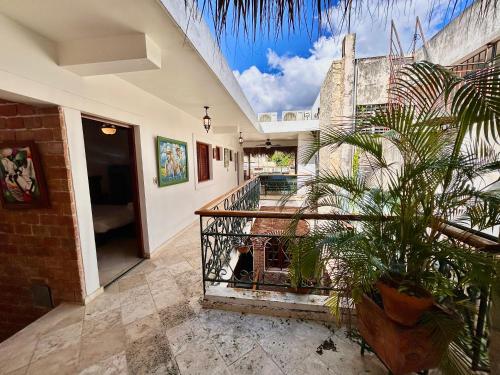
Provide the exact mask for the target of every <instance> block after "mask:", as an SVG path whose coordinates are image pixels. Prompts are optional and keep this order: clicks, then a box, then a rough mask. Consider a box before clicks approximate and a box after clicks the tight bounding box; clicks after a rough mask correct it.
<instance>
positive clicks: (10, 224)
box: [0, 100, 84, 341]
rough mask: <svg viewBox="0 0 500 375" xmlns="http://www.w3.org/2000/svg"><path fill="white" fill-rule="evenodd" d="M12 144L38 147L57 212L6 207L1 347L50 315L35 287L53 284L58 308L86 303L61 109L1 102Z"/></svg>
mask: <svg viewBox="0 0 500 375" xmlns="http://www.w3.org/2000/svg"><path fill="white" fill-rule="evenodd" d="M8 140H17V141H23V140H33V141H35V143H36V144H37V146H38V150H39V153H40V158H41V162H42V168H43V172H44V175H45V179H46V181H47V187H48V192H49V198H50V202H51V207H50V208H44V209H23V210H12V209H9V210H7V209H5V208H3V207H1V204H0V317H1V319H0V341H2V340H4V339H5V338H7V337H9V336H10V335H12V334H14V333H15V332H17V331H18V330H20V329H22V328H23V327H25V326H26V325H27V324H29V323H31V322H32V321H34V320H35V319H37V318H38V317H40V316H41V315H43V314H44V313H46V312H47V311H48V309H47V308H41V307H36V306H34V303H33V296H32V291H31V287H32V285H33V284H47V285H48V286H49V287H50V288H51V291H52V297H53V301H54V303H55V304H56V305H57V304H58V303H60V302H62V301H70V302H81V301H82V298H83V295H84V292H83V272H82V266H81V258H80V249H79V241H78V228H77V221H76V214H75V204H74V197H73V192H72V191H73V190H72V187H71V174H70V170H69V168H70V166H69V158H68V148H67V140H66V128H65V125H64V120H63V117H62V114H61V113H60V112H59V109H58V108H57V107H35V106H30V105H26V104H16V103H9V102H6V101H3V100H0V142H1V141H8Z"/></svg>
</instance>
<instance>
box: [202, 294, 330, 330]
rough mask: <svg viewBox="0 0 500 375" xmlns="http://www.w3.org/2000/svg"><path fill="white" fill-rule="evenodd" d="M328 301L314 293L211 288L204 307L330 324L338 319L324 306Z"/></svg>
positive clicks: (204, 300) (325, 297)
mask: <svg viewBox="0 0 500 375" xmlns="http://www.w3.org/2000/svg"><path fill="white" fill-rule="evenodd" d="M327 299H328V297H327V296H317V295H313V294H294V293H283V292H270V291H264V290H258V291H252V290H248V289H239V288H227V287H222V286H210V287H207V291H206V294H205V298H204V299H203V303H202V305H203V307H204V308H209V309H220V310H227V311H237V312H245V313H252V314H260V315H269V316H277V317H281V318H296V319H306V320H317V321H324V322H331V321H334V320H335V318H334V317H333V316H332V315H331V314H330V311H329V310H328V307H326V306H325V301H326V300H327Z"/></svg>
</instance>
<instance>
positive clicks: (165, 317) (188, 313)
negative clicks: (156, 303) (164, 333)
mask: <svg viewBox="0 0 500 375" xmlns="http://www.w3.org/2000/svg"><path fill="white" fill-rule="evenodd" d="M158 313H159V315H160V320H161V322H162V324H163V326H164V327H165V328H166V329H169V328H172V327H175V326H177V325H179V324H181V323H184V322H185V321H186V320H189V319H192V318H194V317H195V313H194V311H193V309H192V308H191V306H189V304H188V303H187V302H186V301H185V302H181V303H177V304H175V305H172V306H167V307H165V308H164V309H162V310H160V311H159V312H158Z"/></svg>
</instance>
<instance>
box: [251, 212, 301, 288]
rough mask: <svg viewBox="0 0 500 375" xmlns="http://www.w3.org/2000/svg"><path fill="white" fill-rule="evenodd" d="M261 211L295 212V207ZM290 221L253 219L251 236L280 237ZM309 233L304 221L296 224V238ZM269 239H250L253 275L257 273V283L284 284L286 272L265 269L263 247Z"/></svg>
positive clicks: (286, 278) (286, 276) (286, 277)
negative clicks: (269, 235)
mask: <svg viewBox="0 0 500 375" xmlns="http://www.w3.org/2000/svg"><path fill="white" fill-rule="evenodd" d="M260 210H261V211H282V212H290V213H293V212H296V211H297V208H295V207H279V208H278V207H272V206H262V207H261V208H260ZM290 223H291V220H289V219H268V218H266V219H262V218H258V219H255V222H254V223H253V225H252V229H251V233H252V234H274V235H282V234H283V233H285V231H286V230H287V228H288V226H289V225H290ZM307 233H309V225H308V223H307V222H306V221H305V220H300V221H299V222H298V224H297V230H296V234H297V235H298V236H304V235H306V234H307ZM268 240H269V238H266V237H254V238H252V245H253V271H254V273H255V274H257V273H258V275H259V281H261V282H264V281H265V282H267V283H277V284H280V283H283V284H284V283H286V282H287V280H288V270H283V271H278V270H268V269H266V254H265V245H266V242H267V241H268ZM260 288H261V289H265V290H271V291H272V290H275V291H282V290H283V289H282V288H279V287H272V286H265V287H264V286H262V287H260Z"/></svg>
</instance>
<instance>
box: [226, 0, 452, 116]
mask: <svg viewBox="0 0 500 375" xmlns="http://www.w3.org/2000/svg"><path fill="white" fill-rule="evenodd" d="M410 3H411V4H408V2H406V1H401V2H395V4H396V5H395V6H394V7H393V9H392V10H391V11H390V12H389V14H387V15H386V13H385V12H386V9H372V8H369V4H370V2H369V1H364V2H363V4H365V5H363V7H364V8H363V9H362V12H354V13H355V14H353V16H352V19H351V32H355V33H356V55H357V56H358V57H365V56H377V55H386V54H387V53H388V49H389V30H390V20H391V19H394V22H395V24H396V28H397V29H398V32H399V36H400V38H401V43H402V45H403V50H404V52H409V48H410V45H411V40H412V38H413V32H414V27H415V18H416V16H419V17H420V20H421V23H422V26H423V28H424V34H425V36H426V37H427V38H430V37H431V36H432V35H434V34H435V33H436V32H437V31H438V30H439V25H440V24H441V23H442V22H443V20H444V18H445V17H446V13H447V5H448V3H449V0H413V2H410ZM431 9H432V13H430V11H431ZM429 14H430V15H431V17H429ZM327 20H328V21H330V22H328V21H327ZM339 20H340V12H339V9H338V8H336V7H333V8H331V9H330V10H329V11H328V14H327V17H325V16H324V17H323V22H324V25H323V26H324V28H325V29H326V30H327V31H329V32H331V33H333V34H334V35H335V36H321V37H320V38H319V39H318V40H316V41H315V42H314V44H313V46H312V48H311V49H310V50H309V55H308V56H305V57H302V56H290V55H286V54H285V55H278V54H277V53H276V52H275V51H273V50H272V49H268V50H267V54H266V56H267V64H268V67H269V71H270V72H272V73H267V72H262V71H260V70H259V69H258V68H257V67H256V66H251V67H249V68H248V69H246V70H244V71H242V72H239V71H235V72H234V74H235V76H236V78H237V79H238V81H239V83H240V85H241V87H242V89H243V91H244V93H245V94H246V96H247V98H248V100H249V101H250V104H251V105H252V106H253V108H254V110H255V111H256V112H267V111H281V110H288V109H306V108H310V107H311V106H312V104H313V102H314V100H315V98H316V96H317V95H318V93H319V89H320V87H321V83H322V82H323V79H324V77H325V75H326V72H327V71H328V69H329V67H330V65H331V62H332V61H333V59H335V58H339V57H340V53H341V52H340V51H341V41H342V38H343V36H344V35H345V34H344V33H341V32H339V30H338V29H336V28H335V27H334V28H333V29H331V28H330V25H335V26H337V27H338V25H339V24H340V22H339Z"/></svg>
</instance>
